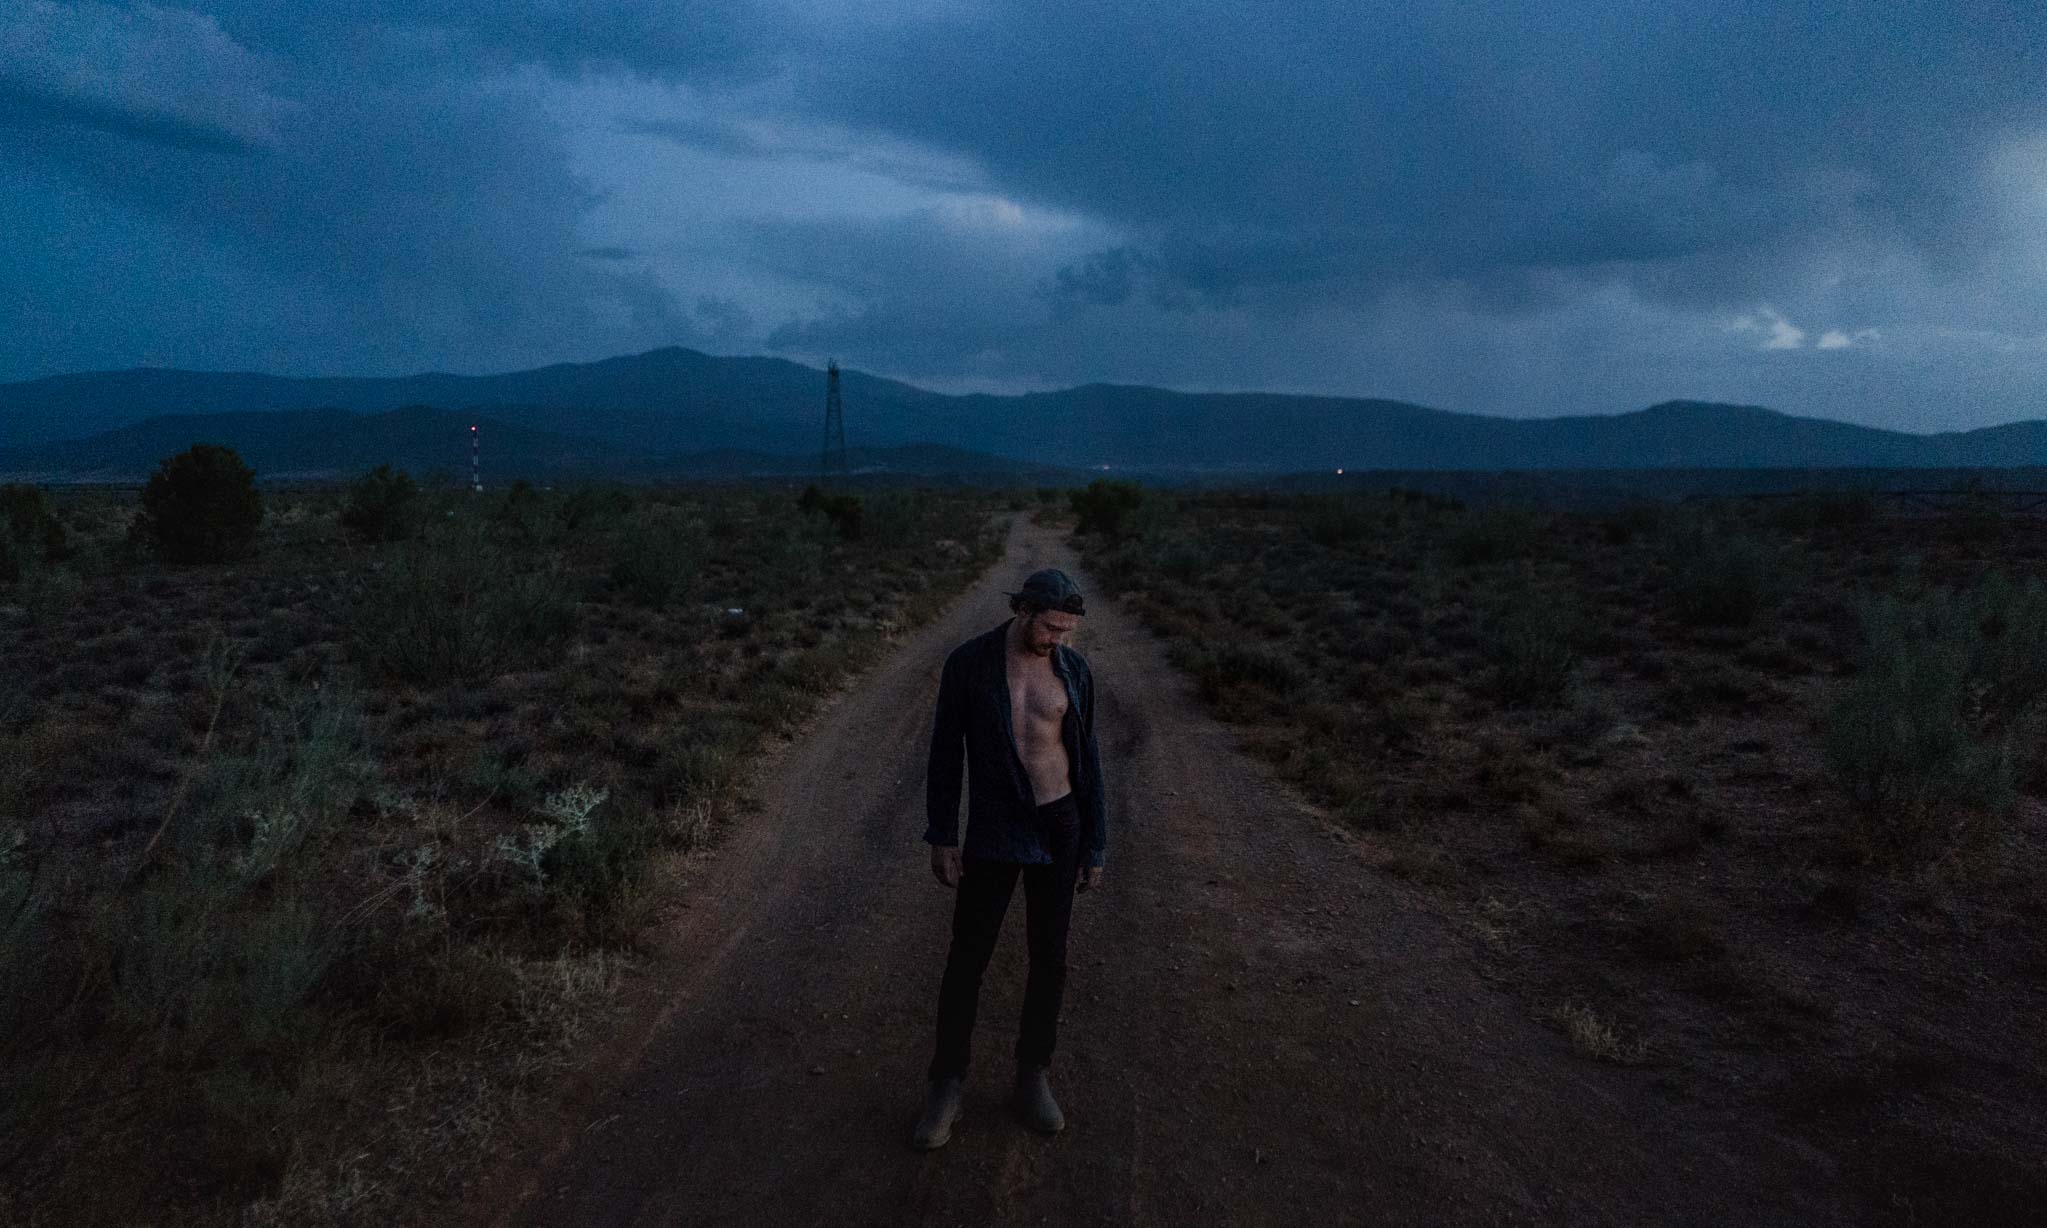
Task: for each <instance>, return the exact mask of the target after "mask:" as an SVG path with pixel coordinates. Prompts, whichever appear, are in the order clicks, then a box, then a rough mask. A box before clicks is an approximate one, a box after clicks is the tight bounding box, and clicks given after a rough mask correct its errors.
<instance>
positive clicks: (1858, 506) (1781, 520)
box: [1764, 490, 1876, 533]
mask: <svg viewBox="0 0 2047 1228" xmlns="http://www.w3.org/2000/svg"><path fill="white" fill-rule="evenodd" d="M1875 518H1876V496H1875V495H1872V494H1871V493H1870V492H1868V491H1866V490H1815V491H1806V492H1804V493H1801V494H1798V495H1795V496H1793V497H1791V498H1789V499H1779V500H1775V501H1774V502H1773V504H1772V505H1771V506H1770V507H1769V508H1768V509H1767V510H1766V513H1765V517H1764V519H1765V520H1766V521H1767V522H1768V523H1769V524H1770V525H1771V526H1772V527H1773V528H1776V529H1779V530H1781V531H1783V532H1787V533H1810V532H1812V531H1814V530H1815V529H1849V528H1854V527H1855V526H1857V525H1862V524H1867V523H1869V522H1870V521H1871V520H1874V519H1875Z"/></svg>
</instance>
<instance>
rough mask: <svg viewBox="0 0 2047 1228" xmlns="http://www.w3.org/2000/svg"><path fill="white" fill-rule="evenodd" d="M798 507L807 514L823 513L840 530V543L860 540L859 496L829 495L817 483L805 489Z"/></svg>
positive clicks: (860, 512) (860, 513)
mask: <svg viewBox="0 0 2047 1228" xmlns="http://www.w3.org/2000/svg"><path fill="white" fill-rule="evenodd" d="M796 506H798V507H800V508H802V509H803V510H804V512H805V513H806V514H809V513H822V514H823V515H824V517H825V519H827V520H829V521H831V522H832V527H833V528H834V529H837V530H838V533H839V540H840V541H849V542H850V541H858V540H859V539H860V529H861V516H862V508H861V506H860V498H859V496H858V495H828V494H826V493H824V492H823V491H822V490H819V489H818V488H817V484H816V483H814V482H813V483H812V484H810V485H809V486H806V487H804V488H803V494H802V496H801V497H800V498H798V499H797V501H796Z"/></svg>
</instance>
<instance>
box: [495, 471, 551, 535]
mask: <svg viewBox="0 0 2047 1228" xmlns="http://www.w3.org/2000/svg"><path fill="white" fill-rule="evenodd" d="M545 502H546V501H545V500H544V499H543V498H541V495H540V492H539V491H537V490H535V489H533V483H531V482H529V481H527V480H526V479H525V478H514V479H513V480H512V484H511V485H509V486H507V487H505V488H504V490H503V491H501V492H500V493H499V494H498V495H497V496H496V498H494V499H492V500H491V502H490V505H489V510H488V512H487V514H486V516H485V523H486V524H488V525H489V526H490V529H491V531H492V533H493V534H495V535H496V536H497V537H498V538H499V539H500V540H503V541H506V542H509V543H512V544H514V545H517V546H531V545H533V544H535V543H536V542H538V541H540V539H541V535H542V530H543V528H544V524H543V520H542V508H543V505H544V504H545Z"/></svg>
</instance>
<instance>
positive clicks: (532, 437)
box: [0, 405, 640, 481]
mask: <svg viewBox="0 0 2047 1228" xmlns="http://www.w3.org/2000/svg"><path fill="white" fill-rule="evenodd" d="M471 424H475V425H477V426H479V427H480V428H481V429H482V430H483V431H484V432H486V433H487V434H488V437H489V439H490V463H491V469H492V474H493V476H501V475H517V476H521V477H529V478H530V477H554V476H568V475H572V474H577V473H591V474H598V473H613V472H618V471H621V470H623V469H626V468H629V467H631V466H633V465H634V464H635V463H637V462H638V461H639V459H640V458H639V457H638V455H637V454H636V453H634V452H633V451H632V450H631V449H628V448H622V447H619V446H617V445H615V444H607V443H602V442H599V441H595V440H591V439H585V438H580V437H577V436H572V435H562V434H558V433H555V432H551V431H536V430H532V429H529V428H527V427H522V426H513V425H509V424H507V423H503V422H498V421H496V420H494V419H489V418H476V417H472V416H470V415H466V414H458V413H455V412H453V411H450V410H445V409H433V408H429V407H427V406H423V405H420V406H410V407H407V408H404V409H394V410H390V411H387V412H384V413H374V414H358V413H352V412H350V411H348V410H345V409H306V410H277V411H274V412H267V413H225V414H166V415H163V416H161V417H155V418H148V419H145V420H144V421H141V422H137V423H132V424H130V425H127V426H123V427H121V428H119V429H118V430H113V431H108V432H106V433H105V434H101V435H95V436H93V437H91V438H90V439H78V440H62V441H58V442H54V443H43V444H38V445H34V446H31V447H24V448H6V449H0V475H5V474H15V475H23V476H45V477H64V478H69V479H71V480H81V479H85V480H94V481H130V480H140V479H144V478H147V477H148V476H149V475H150V473H152V472H153V471H155V469H156V465H157V462H158V461H160V460H162V459H163V458H164V457H166V456H170V455H171V454H173V453H176V452H181V451H183V450H185V449H186V448H189V447H191V446H192V445H193V444H195V443H223V444H227V445H228V446H229V447H232V448H233V449H234V450H235V451H236V452H238V453H240V454H241V457H242V459H243V460H244V461H245V462H247V463H248V465H249V467H250V468H252V469H254V470H255V471H256V473H257V475H258V476H259V477H264V478H279V477H299V478H322V477H333V476H338V475H348V476H353V475H355V474H358V473H361V472H362V471H363V470H365V469H369V468H372V467H374V466H376V465H379V464H385V463H392V464H398V465H402V466H404V467H406V468H409V469H411V470H412V471H413V472H414V473H415V474H425V473H427V472H430V471H432V470H435V469H444V470H447V471H448V472H449V473H451V474H454V475H456V476H458V477H460V478H462V479H465V480H466V479H467V477H468V474H469V427H470V426H471Z"/></svg>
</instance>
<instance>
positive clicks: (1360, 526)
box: [1300, 497, 1378, 549]
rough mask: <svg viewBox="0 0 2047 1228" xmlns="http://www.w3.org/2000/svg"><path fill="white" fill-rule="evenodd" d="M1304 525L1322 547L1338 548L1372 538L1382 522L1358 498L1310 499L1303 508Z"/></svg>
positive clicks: (1310, 535)
mask: <svg viewBox="0 0 2047 1228" xmlns="http://www.w3.org/2000/svg"><path fill="white" fill-rule="evenodd" d="M1300 514H1301V526H1302V528H1304V529H1306V530H1307V533H1308V539H1309V540H1310V541H1312V542H1314V543H1315V544H1316V545H1318V546H1327V547H1330V548H1331V549H1337V548H1341V547H1344V546H1351V545H1355V544H1357V543H1359V542H1362V541H1364V540H1366V539H1367V538H1369V537H1371V536H1372V532H1373V530H1374V529H1375V528H1377V527H1378V521H1377V519H1376V518H1375V517H1373V516H1372V515H1371V514H1370V513H1369V512H1367V511H1366V510H1365V508H1364V507H1363V506H1361V505H1360V504H1359V503H1358V501H1357V500H1355V499H1345V498H1341V497H1338V498H1333V499H1310V500H1307V501H1304V502H1303V503H1302V505H1301V512H1300Z"/></svg>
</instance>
